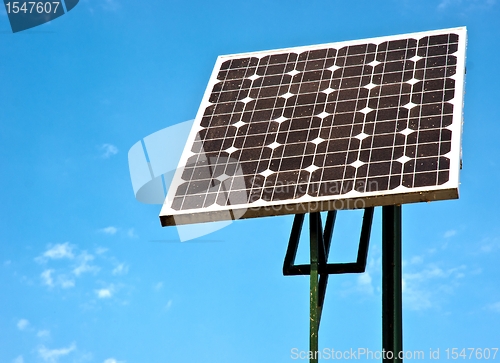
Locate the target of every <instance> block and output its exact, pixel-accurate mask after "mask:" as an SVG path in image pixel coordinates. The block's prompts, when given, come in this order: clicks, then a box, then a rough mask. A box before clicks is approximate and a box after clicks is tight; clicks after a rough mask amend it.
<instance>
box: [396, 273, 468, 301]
mask: <svg viewBox="0 0 500 363" xmlns="http://www.w3.org/2000/svg"><path fill="white" fill-rule="evenodd" d="M465 270H466V266H465V265H461V266H458V267H453V268H449V269H446V270H443V269H442V268H440V267H438V266H436V265H434V264H428V265H426V267H425V268H423V269H421V270H420V271H418V272H413V273H412V272H407V273H403V302H404V305H405V307H406V308H408V309H410V310H425V309H429V308H432V307H438V306H439V304H440V303H441V301H442V299H443V298H444V296H445V295H447V294H448V295H449V294H452V293H453V291H454V289H455V288H456V287H457V286H458V285H459V283H460V279H461V278H463V277H464V276H465V273H464V271H465Z"/></svg>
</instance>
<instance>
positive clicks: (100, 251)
mask: <svg viewBox="0 0 500 363" xmlns="http://www.w3.org/2000/svg"><path fill="white" fill-rule="evenodd" d="M107 251H108V249H107V248H105V247H97V248H96V249H95V253H97V254H98V255H102V254H105V253H106V252H107Z"/></svg>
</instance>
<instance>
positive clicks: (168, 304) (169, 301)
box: [165, 299, 174, 310]
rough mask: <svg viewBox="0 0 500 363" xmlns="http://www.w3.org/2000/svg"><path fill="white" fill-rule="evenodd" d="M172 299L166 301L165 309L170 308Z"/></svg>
mask: <svg viewBox="0 0 500 363" xmlns="http://www.w3.org/2000/svg"><path fill="white" fill-rule="evenodd" d="M173 303H174V302H173V300H172V299H170V300H168V301H167V305H165V310H170V308H171V307H172V304H173Z"/></svg>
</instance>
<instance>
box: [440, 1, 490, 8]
mask: <svg viewBox="0 0 500 363" xmlns="http://www.w3.org/2000/svg"><path fill="white" fill-rule="evenodd" d="M495 4H496V0H441V2H440V3H439V4H438V9H439V10H445V9H448V8H450V7H458V6H461V7H465V8H466V9H467V10H473V9H476V8H489V7H491V6H493V5H495Z"/></svg>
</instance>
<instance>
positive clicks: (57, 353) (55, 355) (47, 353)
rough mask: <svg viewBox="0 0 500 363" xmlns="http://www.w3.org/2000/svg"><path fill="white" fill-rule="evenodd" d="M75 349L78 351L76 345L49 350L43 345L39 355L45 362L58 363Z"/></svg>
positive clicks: (39, 349)
mask: <svg viewBox="0 0 500 363" xmlns="http://www.w3.org/2000/svg"><path fill="white" fill-rule="evenodd" d="M75 349H76V345H75V343H72V344H71V345H70V346H69V347H67V348H60V349H47V348H46V347H45V346H44V345H42V346H41V347H40V348H38V354H39V355H40V357H41V358H42V359H43V360H44V361H45V362H49V363H56V362H57V361H58V360H59V358H60V357H63V356H65V355H68V354H69V353H71V352H72V351H74V350H75Z"/></svg>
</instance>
